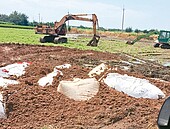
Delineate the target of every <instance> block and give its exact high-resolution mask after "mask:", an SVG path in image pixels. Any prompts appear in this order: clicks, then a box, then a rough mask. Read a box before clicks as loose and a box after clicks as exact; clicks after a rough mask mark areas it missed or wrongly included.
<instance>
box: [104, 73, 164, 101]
mask: <svg viewBox="0 0 170 129" xmlns="http://www.w3.org/2000/svg"><path fill="white" fill-rule="evenodd" d="M104 82H105V83H106V84H107V85H108V86H110V87H112V88H115V89H116V90H118V91H120V92H124V93H126V94H128V95H129V96H132V97H135V98H151V99H159V98H164V97H165V94H164V93H163V92H162V91H161V90H160V89H159V88H157V87H156V86H155V85H152V84H151V83H149V81H148V80H146V79H140V78H135V77H132V76H128V75H121V74H118V73H109V74H108V75H107V77H106V78H105V79H104Z"/></svg>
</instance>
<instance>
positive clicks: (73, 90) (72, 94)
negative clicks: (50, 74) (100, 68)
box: [57, 78, 99, 101]
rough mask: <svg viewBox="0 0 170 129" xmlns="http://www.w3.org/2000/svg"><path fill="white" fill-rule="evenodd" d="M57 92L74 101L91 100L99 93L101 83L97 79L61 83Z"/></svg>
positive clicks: (77, 79)
mask: <svg viewBox="0 0 170 129" xmlns="http://www.w3.org/2000/svg"><path fill="white" fill-rule="evenodd" d="M57 91H58V92H60V93H62V94H64V95H66V96H67V97H69V98H71V99H74V100H78V101H81V100H89V99H90V98H92V97H94V95H96V94H97V92H98V91H99V82H98V81H97V80H96V79H95V78H87V79H79V78H76V79H74V80H73V81H60V83H59V86H58V89H57Z"/></svg>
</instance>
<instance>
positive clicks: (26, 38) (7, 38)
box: [0, 27, 40, 44]
mask: <svg viewBox="0 0 170 129" xmlns="http://www.w3.org/2000/svg"><path fill="white" fill-rule="evenodd" d="M39 38H40V35H36V34H35V33H34V30H33V29H32V30H27V29H16V28H2V27H0V43H23V44H39Z"/></svg>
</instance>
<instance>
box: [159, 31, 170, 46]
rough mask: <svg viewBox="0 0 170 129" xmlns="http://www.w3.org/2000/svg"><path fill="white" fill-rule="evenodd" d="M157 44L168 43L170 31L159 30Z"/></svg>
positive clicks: (169, 41)
mask: <svg viewBox="0 0 170 129" xmlns="http://www.w3.org/2000/svg"><path fill="white" fill-rule="evenodd" d="M158 41H159V43H165V44H169V43H170V31H165V30H161V31H160V34H159V36H158Z"/></svg>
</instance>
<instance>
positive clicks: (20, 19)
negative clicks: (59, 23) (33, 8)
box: [0, 11, 159, 33]
mask: <svg viewBox="0 0 170 129" xmlns="http://www.w3.org/2000/svg"><path fill="white" fill-rule="evenodd" d="M0 22H1V23H2V22H7V23H11V24H15V25H23V26H36V25H38V24H39V23H38V22H36V21H33V22H29V21H28V16H27V15H26V14H24V13H19V12H17V11H14V12H12V13H11V14H9V15H6V14H0ZM40 24H46V25H49V26H54V23H53V22H47V23H40ZM68 28H70V27H68ZM78 28H82V29H89V27H84V26H82V25H80V26H79V27H78ZM99 30H101V31H122V30H121V29H105V28H104V27H99ZM123 31H124V32H129V33H130V32H135V33H139V32H143V33H149V32H153V31H154V32H156V33H159V31H158V30H155V29H151V30H139V29H135V30H133V29H132V27H127V28H126V29H125V30H123Z"/></svg>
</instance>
